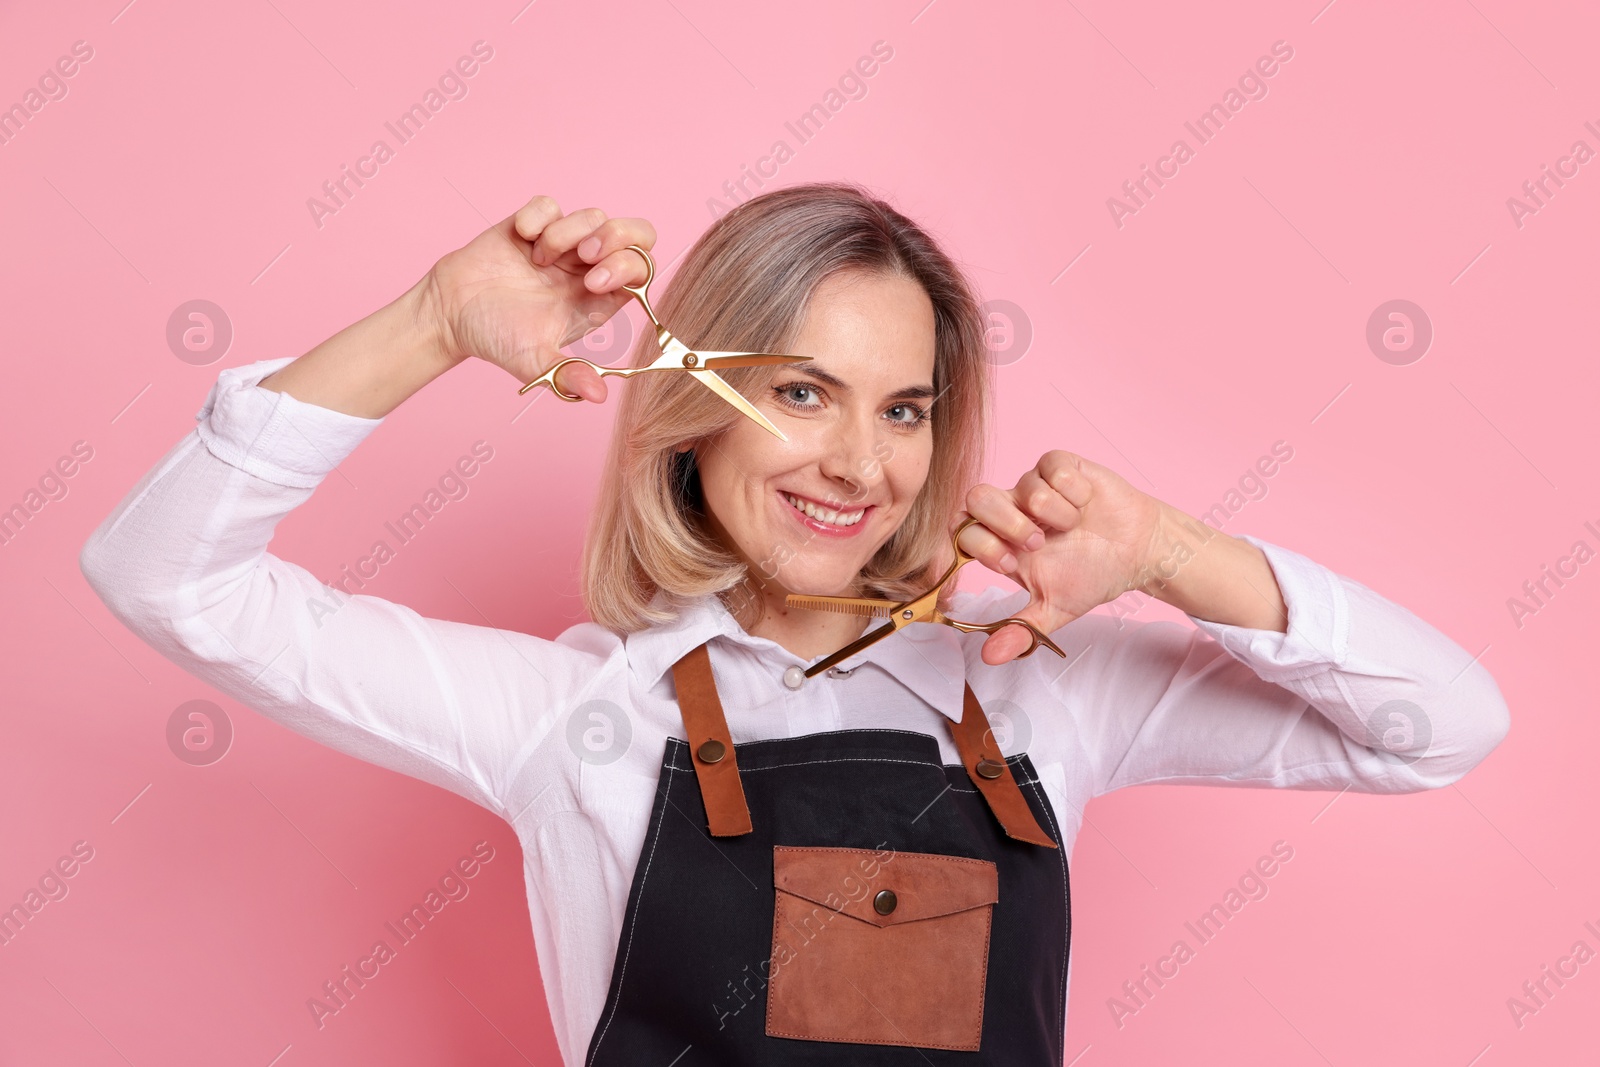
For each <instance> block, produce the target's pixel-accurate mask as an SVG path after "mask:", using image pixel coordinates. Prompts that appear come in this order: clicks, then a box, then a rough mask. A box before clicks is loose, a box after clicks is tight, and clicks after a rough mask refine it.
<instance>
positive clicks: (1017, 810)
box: [672, 644, 1059, 848]
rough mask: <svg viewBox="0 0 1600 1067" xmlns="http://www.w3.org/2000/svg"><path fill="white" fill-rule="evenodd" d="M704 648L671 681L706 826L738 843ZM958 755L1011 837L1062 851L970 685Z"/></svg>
mask: <svg viewBox="0 0 1600 1067" xmlns="http://www.w3.org/2000/svg"><path fill="white" fill-rule="evenodd" d="M707 648H708V646H707V645H705V644H701V645H698V646H696V647H695V648H693V649H691V650H690V651H689V652H688V653H686V654H685V655H684V657H683V658H682V659H680V660H678V662H676V663H674V664H673V665H672V681H673V684H674V685H675V686H676V687H677V690H678V708H679V710H680V711H681V712H682V713H683V727H684V731H685V732H686V733H687V734H688V737H689V756H690V759H691V760H692V761H693V762H694V770H695V777H696V778H697V779H698V780H699V782H700V798H701V800H703V801H704V802H705V806H706V817H707V822H708V823H709V824H710V829H711V834H712V836H713V837H736V836H738V835H739V834H747V833H750V831H751V830H752V829H753V827H752V826H751V824H750V807H749V804H748V803H747V802H746V801H745V798H744V784H743V783H742V782H741V781H740V780H739V765H738V762H737V760H736V759H735V758H734V751H733V737H732V736H731V735H730V734H729V733H728V719H727V716H726V715H724V714H723V711H722V699H721V697H719V696H718V695H717V683H716V679H715V678H714V677H713V676H712V673H711V654H710V652H709V651H708V650H707ZM945 721H946V722H947V723H949V726H950V733H951V736H952V738H953V739H954V741H955V745H956V751H957V752H959V753H960V754H961V762H962V765H963V766H965V767H966V768H967V777H969V778H971V779H972V782H973V784H974V785H976V786H977V787H978V792H979V793H981V794H983V799H984V800H985V801H987V802H988V804H989V810H990V811H992V812H994V816H995V818H996V819H998V820H999V822H1000V826H1001V828H1003V829H1004V830H1005V832H1006V834H1007V836H1009V837H1013V838H1016V839H1017V840H1018V841H1027V842H1030V843H1032V844H1035V845H1044V846H1045V847H1047V848H1057V847H1059V846H1058V845H1057V844H1056V843H1055V841H1053V840H1051V838H1050V835H1049V834H1047V833H1045V832H1044V830H1043V829H1041V828H1040V826H1039V821H1038V820H1037V819H1035V818H1034V817H1033V811H1032V809H1030V808H1029V807H1028V802H1027V800H1026V799H1025V798H1024V797H1023V795H1022V790H1021V788H1020V787H1018V785H1017V780H1016V779H1015V778H1013V777H1012V775H1011V765H1010V764H1008V763H1007V762H1006V761H1005V758H1004V757H1003V756H1002V755H1001V753H1000V746H998V745H997V744H995V741H994V732H993V731H992V730H990V728H989V717H988V715H986V714H985V713H984V710H983V707H982V706H981V705H980V704H979V703H978V698H977V696H976V695H975V694H974V693H973V692H972V687H971V686H970V685H968V686H966V687H965V693H964V695H963V706H962V713H961V722H960V723H955V722H950V720H949V719H946V720H945Z"/></svg>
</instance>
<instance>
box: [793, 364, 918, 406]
mask: <svg viewBox="0 0 1600 1067" xmlns="http://www.w3.org/2000/svg"><path fill="white" fill-rule="evenodd" d="M791 369H792V370H794V371H796V372H798V373H800V374H806V375H810V376H811V377H813V378H815V379H817V380H818V381H819V382H822V383H823V384H825V385H831V386H833V387H834V388H835V389H838V390H840V391H841V392H846V393H848V392H850V386H849V384H848V383H846V382H845V380H844V379H843V378H840V377H838V376H837V375H833V374H829V373H828V372H827V371H825V370H823V369H822V368H820V367H813V366H811V365H810V364H808V363H797V364H795V365H794V366H793V367H792V368H791ZM935 395H936V394H935V393H934V391H933V386H931V385H907V386H905V387H903V388H901V389H896V390H895V391H894V392H892V393H890V394H889V395H888V396H887V397H885V398H884V399H886V400H926V399H928V398H930V397H933V396H935Z"/></svg>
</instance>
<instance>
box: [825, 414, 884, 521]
mask: <svg viewBox="0 0 1600 1067" xmlns="http://www.w3.org/2000/svg"><path fill="white" fill-rule="evenodd" d="M877 436H878V427H877V424H876V420H875V419H874V417H873V416H871V415H863V416H861V417H859V418H850V419H843V420H840V421H839V423H838V424H836V428H835V432H834V433H833V434H832V435H831V437H830V439H829V447H828V449H827V450H826V452H825V453H824V454H823V457H822V461H821V463H820V464H819V467H820V469H821V471H822V474H823V476H824V477H825V478H827V479H828V481H829V484H830V485H832V486H833V487H834V490H835V492H836V493H837V495H838V498H839V499H838V501H837V504H838V505H840V506H846V505H849V504H853V503H856V502H857V501H860V500H864V499H865V498H867V497H868V496H870V495H871V494H872V490H873V489H874V488H876V487H877V485H878V483H879V482H881V481H882V480H883V465H882V463H881V461H880V459H879V456H878V454H877V450H875V449H874V447H873V446H874V444H876V442H877ZM830 503H833V502H832V501H830Z"/></svg>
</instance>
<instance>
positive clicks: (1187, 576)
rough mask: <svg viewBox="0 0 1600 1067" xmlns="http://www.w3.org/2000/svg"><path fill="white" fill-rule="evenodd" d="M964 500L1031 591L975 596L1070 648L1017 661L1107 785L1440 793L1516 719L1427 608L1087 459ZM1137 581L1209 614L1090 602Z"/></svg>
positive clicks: (985, 554)
mask: <svg viewBox="0 0 1600 1067" xmlns="http://www.w3.org/2000/svg"><path fill="white" fill-rule="evenodd" d="M969 506H970V507H971V508H972V509H973V513H974V514H977V515H978V516H979V517H980V518H981V519H982V522H981V523H980V524H975V525H974V526H972V527H970V528H969V530H968V532H967V533H964V534H963V535H962V537H963V540H962V544H963V547H967V550H968V551H969V552H972V553H973V554H974V555H976V556H978V557H979V558H982V559H984V560H985V561H986V562H987V563H989V565H990V566H993V567H995V569H997V570H1008V571H1010V572H1011V573H1013V574H1016V575H1017V576H1018V580H1019V581H1020V582H1021V583H1022V584H1023V585H1024V586H1025V587H1026V588H1025V589H1024V590H1022V591H1020V592H1017V593H1014V594H1010V595H1005V596H1003V595H1001V594H1000V592H999V591H998V590H994V591H991V593H990V594H988V595H987V596H985V597H983V598H981V599H979V600H976V601H971V602H969V603H967V604H966V605H965V607H966V610H969V611H974V612H978V611H981V612H982V613H983V614H982V616H981V617H982V618H1005V617H1008V616H1010V615H1017V616H1020V617H1022V618H1024V619H1027V620H1029V621H1030V622H1033V623H1034V625H1035V626H1037V627H1039V629H1041V630H1043V631H1045V632H1047V633H1051V634H1052V637H1053V639H1054V640H1055V641H1056V643H1057V644H1058V645H1059V646H1060V647H1061V648H1062V650H1063V651H1064V652H1065V653H1066V656H1067V663H1066V664H1064V665H1063V664H1060V663H1059V662H1056V661H1055V657H1053V656H1048V654H1046V657H1045V658H1040V653H1038V652H1035V653H1033V656H1034V657H1035V660H1034V662H1033V663H1032V664H1031V665H1029V667H1028V669H1027V670H1025V671H1024V672H1023V674H1024V675H1027V676H1028V677H1038V678H1047V679H1049V684H1048V686H1046V688H1047V689H1048V690H1049V693H1048V694H1047V695H1042V696H1041V699H1044V700H1045V701H1046V703H1054V704H1055V705H1056V706H1057V707H1059V708H1060V709H1061V715H1062V717H1063V721H1064V722H1068V723H1070V729H1071V730H1072V731H1074V732H1075V734H1076V740H1077V741H1078V742H1081V744H1082V746H1083V756H1084V758H1085V759H1086V760H1087V761H1088V763H1089V764H1090V766H1091V770H1090V772H1089V776H1090V777H1091V778H1092V779H1093V783H1092V785H1093V792H1094V793H1096V794H1098V793H1103V792H1107V791H1109V790H1112V789H1117V788H1120V787H1122V786H1126V785H1135V784H1139V783H1141V782H1155V781H1174V782H1182V781H1189V782H1201V783H1207V784H1218V785H1230V784H1232V785H1265V786H1287V787H1292V788H1308V789H1309V788H1334V789H1337V788H1342V787H1344V786H1349V787H1351V788H1355V789H1360V790H1363V791H1367V792H1407V791H1412V790H1419V789H1428V788H1434V787H1438V786H1442V785H1447V784H1449V783H1450V782H1453V781H1455V780H1457V779H1458V778H1460V777H1461V776H1462V775H1463V774H1465V773H1466V772H1467V771H1468V770H1469V769H1471V768H1472V767H1473V766H1474V765H1476V764H1477V763H1478V762H1479V761H1480V760H1482V759H1483V758H1484V757H1485V756H1486V755H1488V753H1489V752H1490V751H1491V750H1492V749H1493V748H1494V747H1495V746H1496V745H1497V744H1498V743H1499V742H1500V740H1501V739H1502V738H1503V737H1504V736H1505V734H1506V731H1507V730H1508V729H1509V719H1510V717H1509V712H1508V710H1507V708H1506V704H1505V701H1504V699H1503V698H1502V696H1501V694H1500V691H1499V688H1498V687H1497V686H1496V685H1495V683H1494V679H1493V678H1492V677H1490V675H1489V672H1488V671H1487V670H1485V669H1484V667H1483V665H1482V664H1480V663H1477V662H1475V661H1474V659H1473V657H1472V656H1470V655H1469V654H1468V653H1467V652H1466V651H1465V650H1464V649H1462V648H1461V647H1460V646H1459V645H1457V644H1456V643H1455V642H1453V641H1451V640H1450V639H1449V638H1448V637H1446V636H1445V635H1444V634H1442V633H1440V632H1439V631H1438V630H1437V629H1435V628H1434V627H1432V626H1430V625H1429V624H1428V623H1426V622H1424V621H1423V620H1422V619H1420V618H1418V617H1417V616H1416V615H1414V614H1412V613H1411V612H1409V611H1407V610H1406V609H1405V608H1403V607H1401V606H1400V605H1398V604H1395V603H1393V602H1391V601H1389V600H1386V599H1385V598H1383V597H1382V596H1379V595H1378V594H1377V593H1375V592H1373V591H1372V590H1371V589H1369V588H1367V587H1366V586H1364V585H1362V584H1360V583H1359V582H1356V581H1353V580H1351V579H1349V578H1345V577H1343V576H1341V575H1338V574H1335V573H1334V572H1332V571H1330V570H1328V569H1327V568H1326V567H1323V566H1321V565H1320V564H1318V563H1315V562H1314V561H1312V560H1310V559H1307V558H1306V557H1305V556H1302V555H1299V554H1298V553H1295V552H1291V551H1289V550H1287V549H1284V548H1280V547H1278V546H1275V545H1270V544H1268V543H1267V542H1265V541H1261V540H1259V539H1257V538H1253V537H1233V536H1230V535H1228V534H1224V533H1222V532H1221V531H1219V530H1216V529H1214V528H1212V527H1208V526H1204V525H1203V524H1201V523H1198V522H1197V521H1195V520H1194V519H1192V518H1190V517H1189V516H1186V515H1183V513H1181V512H1179V511H1177V510H1176V509H1174V508H1171V507H1170V506H1168V505H1166V504H1163V503H1162V502H1160V501H1157V500H1154V499H1153V498H1151V497H1149V496H1147V495H1145V494H1143V493H1139V492H1138V491H1136V490H1134V489H1133V488H1132V487H1131V486H1129V485H1128V484H1127V482H1126V481H1125V480H1124V479H1122V478H1120V477H1119V476H1117V475H1116V474H1115V473H1114V472H1112V471H1109V470H1107V469H1106V468H1104V467H1101V466H1100V465H1098V464H1095V463H1093V462H1091V461H1089V460H1086V459H1083V458H1082V457H1080V456H1075V455H1073V454H1071V453H1066V452H1052V453H1048V454H1047V455H1046V456H1045V457H1044V458H1043V459H1041V460H1040V463H1039V465H1038V466H1037V467H1036V468H1035V469H1034V470H1032V471H1029V472H1028V473H1027V474H1025V475H1024V476H1023V478H1022V479H1021V480H1020V481H1019V482H1018V484H1017V488H1016V489H1014V490H1011V491H1009V492H1008V491H1006V490H1001V489H998V488H996V487H994V486H987V485H986V486H979V487H978V488H977V489H975V490H974V491H973V494H972V495H971V497H970V498H969ZM968 534H972V535H973V536H972V537H971V540H972V541H973V542H974V544H973V545H972V546H971V547H968V546H967V541H968ZM1035 534H1038V535H1039V537H1038V539H1037V543H1036V547H1033V548H1030V547H1028V545H1029V539H1030V538H1031V537H1032V536H1033V535H1035ZM1007 554H1009V555H1010V556H1011V563H1012V566H1009V567H1008V566H1006V565H1005V564H1006V559H1005V557H1006V555H1007ZM1134 588H1142V589H1145V590H1146V591H1148V592H1150V593H1151V595H1152V596H1155V597H1157V598H1159V599H1162V600H1164V601H1166V602H1168V603H1170V604H1172V605H1174V606H1176V607H1178V608H1180V609H1181V610H1182V611H1184V612H1185V613H1186V614H1188V615H1189V617H1190V619H1191V620H1192V621H1194V622H1195V623H1196V625H1197V626H1198V627H1199V629H1198V630H1191V629H1188V628H1186V627H1183V626H1179V625H1177V624H1175V623H1167V622H1157V623H1137V622H1135V623H1129V622H1127V621H1126V620H1124V619H1115V618H1111V617H1109V616H1105V615H1086V613H1087V612H1089V611H1090V610H1092V609H1093V608H1094V607H1096V606H1098V605H1100V604H1102V603H1107V602H1109V601H1111V600H1114V599H1115V598H1116V597H1117V596H1119V595H1120V594H1122V593H1123V592H1125V591H1127V590H1129V589H1134ZM1007 630H1009V631H1013V635H1012V636H1009V637H1008V635H1007V632H1006V631H1007ZM1016 636H1021V637H1023V638H1024V639H1023V640H1021V641H1017V640H1015V637H1016ZM1025 638H1026V634H1025V633H1021V627H1007V628H1006V630H1002V631H1000V632H999V633H997V634H995V635H993V636H991V637H990V638H988V640H987V641H986V642H985V643H984V645H983V646H982V649H981V651H982V655H983V657H984V661H985V662H991V663H993V662H1005V661H1006V660H1008V659H1010V658H1011V657H1012V656H1013V655H1014V654H1015V652H1017V651H1019V650H1020V649H1021V648H1025V647H1026V644H1027V642H1026V640H1025ZM1047 660H1048V661H1047Z"/></svg>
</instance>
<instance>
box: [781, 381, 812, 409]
mask: <svg viewBox="0 0 1600 1067" xmlns="http://www.w3.org/2000/svg"><path fill="white" fill-rule="evenodd" d="M796 390H798V391H800V392H804V393H813V394H814V393H815V392H816V389H815V388H813V387H812V386H810V385H807V384H806V383H805V382H790V383H789V384H787V385H779V386H774V387H773V390H772V391H773V392H774V393H776V394H778V398H779V399H780V400H782V401H783V402H784V403H785V404H788V405H789V406H790V407H792V408H810V407H815V406H816V405H815V404H799V403H796V402H795V401H794V399H793V393H794V391H796Z"/></svg>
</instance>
